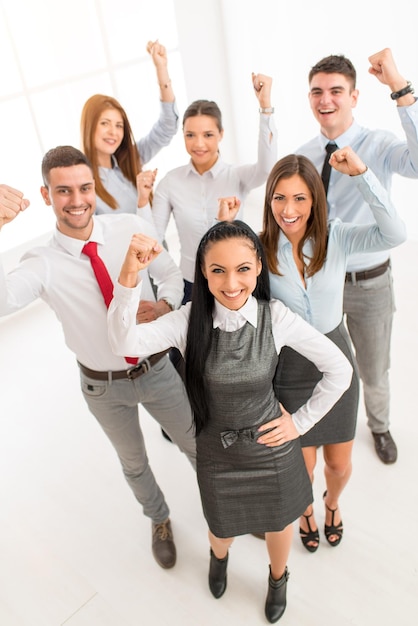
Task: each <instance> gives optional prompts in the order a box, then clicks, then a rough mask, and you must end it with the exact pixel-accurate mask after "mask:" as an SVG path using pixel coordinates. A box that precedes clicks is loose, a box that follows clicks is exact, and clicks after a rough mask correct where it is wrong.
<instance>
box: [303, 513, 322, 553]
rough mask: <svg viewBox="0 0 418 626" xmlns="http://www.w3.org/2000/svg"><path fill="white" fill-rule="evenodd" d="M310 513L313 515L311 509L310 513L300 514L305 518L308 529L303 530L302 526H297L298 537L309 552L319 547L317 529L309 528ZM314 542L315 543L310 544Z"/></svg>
mask: <svg viewBox="0 0 418 626" xmlns="http://www.w3.org/2000/svg"><path fill="white" fill-rule="evenodd" d="M312 515H313V511H312V513H311V514H310V515H302V517H304V518H305V521H306V525H307V526H308V530H303V528H301V527H300V526H299V534H300V538H301V540H302V543H303V545H304V546H305V548H306V549H307V550H308V551H309V552H316V551H317V550H318V547H319V531H318V529H316V530H312V528H311V523H310V521H309V518H310V517H312ZM315 543H316V545H312V544H315Z"/></svg>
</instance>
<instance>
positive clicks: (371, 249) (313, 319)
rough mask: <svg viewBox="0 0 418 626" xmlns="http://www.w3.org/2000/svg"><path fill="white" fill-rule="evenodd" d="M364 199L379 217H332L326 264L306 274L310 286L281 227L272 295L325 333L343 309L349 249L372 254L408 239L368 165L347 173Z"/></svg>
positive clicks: (306, 249)
mask: <svg viewBox="0 0 418 626" xmlns="http://www.w3.org/2000/svg"><path fill="white" fill-rule="evenodd" d="M345 177H346V178H347V179H348V178H350V183H351V184H353V185H354V186H355V188H356V191H357V193H358V194H359V196H360V197H361V198H362V202H364V203H366V204H367V205H368V206H370V211H371V215H372V216H373V218H374V220H375V223H374V224H369V225H366V224H364V225H357V224H348V223H343V222H342V221H341V220H340V219H339V218H335V219H333V220H331V221H330V223H329V235H328V246H327V257H326V261H325V263H324V265H323V267H322V268H321V269H320V270H319V272H317V273H316V274H314V275H313V276H312V277H310V278H307V277H305V282H306V287H305V286H304V285H303V282H302V280H301V278H300V275H299V272H298V269H297V267H296V264H295V261H294V258H293V253H292V246H291V244H290V242H289V240H288V239H287V237H286V236H285V235H284V233H283V232H280V236H279V246H278V255H277V256H278V262H279V271H280V273H281V274H282V275H281V276H277V275H276V274H271V273H270V285H271V296H272V297H273V298H277V299H279V300H281V301H282V302H284V304H285V305H286V306H288V307H289V308H290V309H291V310H292V311H294V312H295V313H298V314H299V315H300V316H301V317H303V319H305V320H306V321H307V322H309V323H310V324H312V326H314V327H315V328H316V329H317V330H319V331H321V332H322V333H328V332H330V331H331V330H333V329H334V328H336V327H337V326H338V324H339V323H340V322H341V320H342V315H343V291H344V281H345V273H346V271H347V262H348V257H349V255H353V254H356V253H360V252H364V253H365V251H366V250H367V251H368V252H367V254H370V255H371V256H372V255H373V254H374V253H375V252H377V251H380V250H388V249H389V248H393V247H394V246H397V245H399V244H401V243H402V242H404V241H405V239H406V227H405V224H404V222H403V221H402V220H401V218H400V217H399V215H398V214H397V212H396V211H395V208H394V206H393V205H392V203H391V201H390V198H389V194H388V192H387V191H386V190H385V189H384V188H383V187H382V185H381V184H380V183H379V181H378V180H377V178H376V176H375V175H374V174H373V172H371V170H367V171H366V172H365V173H364V174H361V175H360V176H353V177H349V176H347V175H345ZM303 251H304V253H305V254H306V255H307V256H312V241H311V240H308V241H307V242H305V245H304V247H303Z"/></svg>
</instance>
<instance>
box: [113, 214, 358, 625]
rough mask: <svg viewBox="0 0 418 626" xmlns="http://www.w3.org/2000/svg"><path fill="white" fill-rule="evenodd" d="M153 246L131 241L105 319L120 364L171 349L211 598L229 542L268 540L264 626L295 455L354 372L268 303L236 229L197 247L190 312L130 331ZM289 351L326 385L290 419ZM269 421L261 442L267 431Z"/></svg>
mask: <svg viewBox="0 0 418 626" xmlns="http://www.w3.org/2000/svg"><path fill="white" fill-rule="evenodd" d="M159 250H160V246H159V244H158V243H157V242H156V241H155V240H151V239H149V238H147V237H145V236H143V235H135V236H134V238H133V240H132V242H131V246H130V248H129V250H128V253H127V255H126V259H125V262H124V265H123V267H122V270H121V274H120V277H119V282H118V284H117V285H115V291H114V300H113V302H112V304H111V306H110V309H109V339H110V341H111V344H112V347H113V349H114V351H115V352H116V353H118V354H122V353H125V352H126V348H127V346H129V350H128V351H129V352H130V353H133V354H134V355H136V354H137V355H138V356H141V355H143V354H148V353H149V350H150V349H151V346H152V351H160V350H161V349H162V346H166V347H170V346H175V347H177V348H178V349H179V350H180V352H181V353H182V354H183V355H184V357H185V362H186V388H187V392H188V395H189V399H190V403H191V406H192V409H193V413H194V419H195V427H196V437H197V476H198V482H199V489H200V494H201V500H202V506H203V511H204V515H205V518H206V520H207V522H208V526H209V541H210V546H211V549H210V566H209V587H210V590H211V592H212V594H213V595H214V596H215V597H216V598H219V597H220V596H221V595H222V594H223V593H224V591H225V589H226V570H227V562H228V550H229V547H230V545H231V543H232V541H233V538H234V537H235V536H237V535H242V534H247V533H251V532H265V533H266V543H267V549H268V553H269V557H270V576H269V585H268V593H267V598H266V603H265V614H266V617H267V619H268V620H269V622H271V623H273V622H276V621H277V620H278V619H279V618H280V617H281V615H282V614H283V612H284V610H285V607H286V583H287V578H288V571H287V567H286V563H287V559H288V555H289V551H290V546H291V539H292V522H293V521H294V520H295V519H297V518H298V516H299V515H301V513H303V511H304V510H305V509H306V507H307V506H308V505H309V504H310V503H311V501H312V491H311V484H310V480H309V477H308V474H307V472H306V467H305V464H304V460H303V455H302V452H301V446H300V435H302V434H304V433H305V432H307V431H308V430H309V429H310V428H311V427H312V426H314V424H315V423H316V422H317V421H319V420H320V419H321V417H322V416H323V415H324V414H325V413H326V412H327V411H328V410H329V409H330V408H331V407H332V406H333V404H334V403H335V402H336V401H337V400H338V398H339V397H340V396H341V394H342V393H343V391H344V390H345V389H346V388H347V387H348V386H349V384H350V380H351V376H352V368H351V366H350V364H349V363H348V361H347V359H346V358H345V357H344V356H343V354H342V352H341V351H340V350H339V349H338V348H337V347H336V346H335V345H334V344H333V343H332V342H331V341H330V340H329V339H327V338H326V337H324V336H323V335H322V333H319V332H318V331H316V330H315V329H314V328H313V327H311V326H310V325H309V324H307V323H306V322H305V321H304V320H302V319H301V318H300V317H299V316H298V315H296V314H294V313H292V312H291V311H290V310H289V309H287V307H285V306H284V305H283V304H282V303H281V302H280V301H277V300H276V301H270V290H269V279H268V272H267V264H266V263H265V260H264V254H263V250H262V246H261V243H260V241H259V239H258V237H257V236H256V235H255V233H254V232H253V231H252V230H251V229H250V228H249V227H248V226H247V225H246V224H244V223H242V222H240V221H236V222H233V223H227V222H220V223H218V224H216V225H215V226H213V227H212V228H211V229H210V230H209V231H208V232H207V233H206V235H204V237H203V239H202V240H201V242H200V245H199V248H198V252H197V258H196V271H195V280H194V286H193V299H192V302H191V303H190V302H189V303H187V304H186V305H184V306H182V307H181V309H179V310H178V311H174V312H172V313H168V314H167V315H164V316H162V317H160V318H159V319H158V320H156V321H154V322H151V323H148V324H139V325H136V323H135V316H136V315H135V314H136V305H137V302H138V298H139V297H140V283H139V284H138V271H139V270H141V269H143V268H144V267H146V266H147V265H148V263H149V262H150V261H151V260H152V258H154V256H155V254H158V252H159ZM284 345H288V346H291V347H292V348H293V349H295V350H297V351H300V352H301V353H302V354H303V355H304V356H306V357H307V358H309V359H310V360H312V361H313V362H314V363H315V365H316V366H317V368H318V369H319V370H320V371H321V372H322V373H323V377H322V379H321V381H320V382H319V383H318V385H317V386H316V387H315V389H314V390H313V392H312V394H311V396H310V398H309V400H308V401H307V403H306V404H304V405H303V406H302V407H300V408H299V409H298V410H297V411H295V413H294V414H293V415H290V414H289V413H288V412H287V411H286V410H285V408H283V406H282V405H280V403H279V401H278V399H277V398H276V396H275V393H274V388H273V377H274V372H275V369H276V367H277V363H278V354H279V352H280V350H281V348H282V347H283V346H284ZM271 420H274V423H273V424H270V426H269V428H268V430H266V429H265V427H263V425H264V424H265V423H266V422H270V421H271Z"/></svg>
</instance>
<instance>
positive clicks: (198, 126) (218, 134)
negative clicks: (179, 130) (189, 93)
mask: <svg viewBox="0 0 418 626" xmlns="http://www.w3.org/2000/svg"><path fill="white" fill-rule="evenodd" d="M183 134H184V143H185V146H186V150H187V152H188V153H189V154H190V157H191V159H192V163H193V165H194V166H195V168H196V170H197V171H198V172H199V174H203V173H204V172H207V171H208V170H210V168H211V167H212V166H213V165H214V164H215V163H216V161H217V160H218V156H219V142H220V141H221V140H222V137H223V131H220V130H219V128H218V126H217V123H216V119H215V118H214V117H211V116H209V115H195V116H193V117H188V118H187V119H186V121H185V122H184V127H183Z"/></svg>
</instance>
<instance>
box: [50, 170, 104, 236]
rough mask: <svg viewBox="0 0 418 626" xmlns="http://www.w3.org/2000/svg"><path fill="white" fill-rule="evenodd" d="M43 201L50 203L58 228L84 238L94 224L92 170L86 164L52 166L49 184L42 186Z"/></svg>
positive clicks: (94, 206)
mask: <svg viewBox="0 0 418 626" xmlns="http://www.w3.org/2000/svg"><path fill="white" fill-rule="evenodd" d="M41 194H42V197H43V199H44V202H45V204H46V205H48V206H52V208H53V211H54V213H55V216H56V218H57V228H58V230H59V231H60V232H62V233H63V234H64V235H67V236H68V237H73V238H74V239H82V240H83V241H87V239H88V238H89V237H90V234H91V231H92V228H93V219H92V216H93V213H94V211H95V208H96V193H95V190H94V180H93V174H92V172H91V170H90V168H89V167H88V166H87V165H84V164H80V165H72V166H70V167H54V168H53V169H51V171H50V172H49V185H48V187H41Z"/></svg>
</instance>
